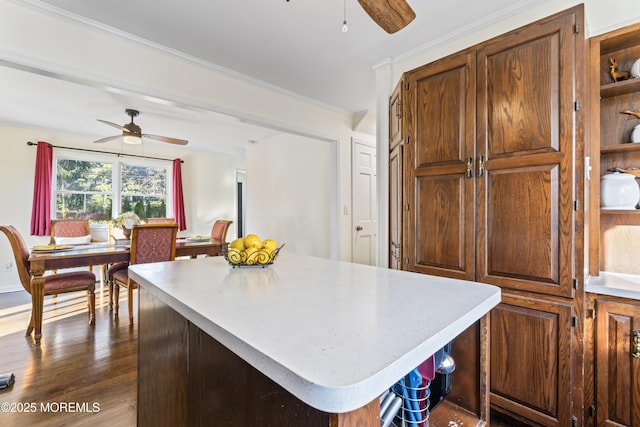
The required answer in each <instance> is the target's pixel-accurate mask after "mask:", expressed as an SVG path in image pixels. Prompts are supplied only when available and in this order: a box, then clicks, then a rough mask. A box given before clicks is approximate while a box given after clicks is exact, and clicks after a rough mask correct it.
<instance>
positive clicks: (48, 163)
mask: <svg viewBox="0 0 640 427" xmlns="http://www.w3.org/2000/svg"><path fill="white" fill-rule="evenodd" d="M52 173H53V147H52V146H51V144H49V143H47V142H42V141H39V142H38V151H37V152H36V173H35V176H34V179H33V204H32V205H31V235H32V236H48V235H49V226H50V224H51V175H52Z"/></svg>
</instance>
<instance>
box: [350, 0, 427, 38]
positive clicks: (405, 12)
mask: <svg viewBox="0 0 640 427" xmlns="http://www.w3.org/2000/svg"><path fill="white" fill-rule="evenodd" d="M358 3H360V6H362V8H363V9H364V11H365V12H367V14H369V16H370V17H371V19H373V20H374V21H375V22H376V24H378V25H379V26H380V27H381V28H382V29H383V30H385V31H386V32H387V33H389V34H393V33H395V32H396V31H399V30H401V29H403V28H404V27H406V26H407V25H409V24H410V23H411V21H413V20H414V19H415V17H416V13H415V12H414V11H413V9H411V6H409V4H408V3H407V2H406V0H358Z"/></svg>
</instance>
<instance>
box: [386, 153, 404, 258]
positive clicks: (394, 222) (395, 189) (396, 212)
mask: <svg viewBox="0 0 640 427" xmlns="http://www.w3.org/2000/svg"><path fill="white" fill-rule="evenodd" d="M402 149H403V147H402V144H398V145H396V146H395V148H394V149H393V150H391V153H389V245H390V246H389V267H390V268H393V269H395V270H401V269H402V253H403V251H402V234H403V233H402V224H403V221H402V206H403V204H402Z"/></svg>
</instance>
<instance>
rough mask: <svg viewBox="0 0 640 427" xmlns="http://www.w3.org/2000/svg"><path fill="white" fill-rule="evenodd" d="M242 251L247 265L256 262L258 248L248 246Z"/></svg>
mask: <svg viewBox="0 0 640 427" xmlns="http://www.w3.org/2000/svg"><path fill="white" fill-rule="evenodd" d="M244 253H245V254H246V260H245V262H246V263H247V264H249V265H253V264H255V263H257V262H258V254H257V253H258V248H256V247H255V246H254V247H250V248H247V249H246V250H245V251H244Z"/></svg>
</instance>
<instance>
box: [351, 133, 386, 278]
mask: <svg viewBox="0 0 640 427" xmlns="http://www.w3.org/2000/svg"><path fill="white" fill-rule="evenodd" d="M356 144H362V145H366V146H367V147H370V148H373V150H374V152H375V155H376V162H375V163H374V165H375V168H376V188H375V195H376V206H373V209H372V212H375V213H376V228H375V233H376V238H375V245H376V248H375V256H376V260H375V264H374V265H375V266H377V265H379V264H380V251H379V247H380V230H379V227H380V213H379V209H378V208H379V205H380V200H379V191H378V189H379V188H380V182H379V180H378V171H379V169H380V168H379V162H378V156H379V154H380V153H379V152H378V148H377V144H376V143H375V141H367V140H364V139H360V138H354V137H352V138H351V212H350V214H351V215H350V216H351V221H350V233H349V236H350V240H351V261H353V260H354V252H355V246H356V245H355V243H356V231H355V229H356V221H355V216H354V209H355V208H354V206H355V203H354V202H355V197H354V194H355V191H354V189H355V174H356V168H355V161H356V159H355V150H356Z"/></svg>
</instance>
